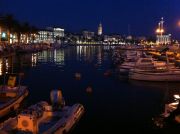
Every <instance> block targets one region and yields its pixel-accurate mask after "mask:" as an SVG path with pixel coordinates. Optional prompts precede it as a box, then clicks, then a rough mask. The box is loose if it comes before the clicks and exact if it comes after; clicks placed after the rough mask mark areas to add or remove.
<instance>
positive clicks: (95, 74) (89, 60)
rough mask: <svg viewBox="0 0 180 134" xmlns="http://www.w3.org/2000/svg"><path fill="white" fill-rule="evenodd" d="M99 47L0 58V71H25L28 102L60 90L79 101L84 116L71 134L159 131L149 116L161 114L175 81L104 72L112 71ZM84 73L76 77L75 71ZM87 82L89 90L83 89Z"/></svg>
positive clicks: (68, 100) (175, 89)
mask: <svg viewBox="0 0 180 134" xmlns="http://www.w3.org/2000/svg"><path fill="white" fill-rule="evenodd" d="M103 50H104V47H103V46H77V47H76V46H69V47H67V48H65V49H59V50H49V51H43V52H39V53H33V54H27V55H19V56H18V55H17V56H12V57H7V58H2V59H0V75H2V74H3V73H5V72H24V73H25V76H24V79H23V82H22V83H23V84H25V85H27V86H28V87H29V91H30V94H29V97H28V99H27V104H26V106H29V105H31V104H34V103H36V102H38V101H42V100H45V101H49V93H50V91H51V90H52V89H58V88H61V89H62V91H63V95H64V98H65V100H66V104H67V105H72V104H74V103H82V104H83V105H84V107H85V114H84V116H83V118H82V119H81V120H80V122H79V124H78V125H77V126H76V127H75V128H74V129H73V131H72V134H87V133H91V134H94V133H110V134H116V133H122V132H123V131H124V130H125V131H126V132H133V133H149V132H150V133H159V132H160V131H158V130H156V129H153V128H152V117H153V116H156V115H158V114H160V113H161V112H162V110H163V108H164V103H165V102H166V101H167V98H169V97H171V96H172V95H173V94H174V93H178V92H179V91H178V89H179V87H180V84H178V83H171V84H170V83H146V82H138V81H128V80H123V79H119V77H118V76H117V75H116V74H115V72H114V73H113V75H112V76H110V77H106V76H104V72H105V71H107V70H110V69H112V70H113V67H112V65H111V63H112V61H111V56H110V54H109V53H107V52H105V51H103ZM76 72H79V73H81V74H82V79H81V80H76V79H75V78H74V74H75V73H76ZM88 86H91V87H92V89H93V91H92V93H91V94H88V93H87V92H86V88H87V87H88Z"/></svg>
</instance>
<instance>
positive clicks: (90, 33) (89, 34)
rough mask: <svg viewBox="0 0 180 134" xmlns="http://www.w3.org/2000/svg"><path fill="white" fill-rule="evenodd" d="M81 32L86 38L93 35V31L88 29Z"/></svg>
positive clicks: (90, 37)
mask: <svg viewBox="0 0 180 134" xmlns="http://www.w3.org/2000/svg"><path fill="white" fill-rule="evenodd" d="M82 34H83V37H84V38H85V39H88V40H90V39H92V38H93V37H94V35H95V34H94V32H90V31H83V32H82Z"/></svg>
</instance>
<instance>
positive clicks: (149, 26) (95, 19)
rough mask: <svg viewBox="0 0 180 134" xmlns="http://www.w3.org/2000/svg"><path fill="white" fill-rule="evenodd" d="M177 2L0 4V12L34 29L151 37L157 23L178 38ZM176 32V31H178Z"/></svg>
mask: <svg viewBox="0 0 180 134" xmlns="http://www.w3.org/2000/svg"><path fill="white" fill-rule="evenodd" d="M179 5H180V0H0V12H3V13H7V12H8V13H13V14H14V15H15V17H16V18H18V19H19V20H21V21H29V22H30V23H31V24H33V25H36V26H38V27H45V26H52V25H58V26H61V27H63V28H65V30H66V31H72V32H78V31H80V30H82V29H84V28H85V29H89V30H92V31H96V30H97V26H98V24H99V22H102V24H103V28H104V32H105V33H119V34H127V33H128V24H129V25H130V27H131V28H130V29H131V33H132V34H134V35H153V34H154V31H155V27H156V26H157V23H158V21H159V19H160V18H161V17H162V16H163V17H164V19H165V21H166V31H168V32H169V33H172V34H174V35H175V36H178V34H179V36H180V30H178V28H177V26H176V23H177V20H178V19H180V8H179ZM179 29H180V28H179Z"/></svg>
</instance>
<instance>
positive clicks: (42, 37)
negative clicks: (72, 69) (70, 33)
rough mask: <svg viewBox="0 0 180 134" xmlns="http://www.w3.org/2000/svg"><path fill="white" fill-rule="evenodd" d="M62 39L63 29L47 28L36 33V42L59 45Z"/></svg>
mask: <svg viewBox="0 0 180 134" xmlns="http://www.w3.org/2000/svg"><path fill="white" fill-rule="evenodd" d="M62 37H64V29H61V28H52V27H48V28H46V29H43V30H40V31H39V32H38V35H37V37H36V42H43V43H60V39H61V38H62Z"/></svg>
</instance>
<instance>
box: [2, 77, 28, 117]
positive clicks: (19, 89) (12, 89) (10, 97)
mask: <svg viewBox="0 0 180 134" xmlns="http://www.w3.org/2000/svg"><path fill="white" fill-rule="evenodd" d="M15 81H16V76H9V80H8V84H4V85H2V86H0V118H1V117H3V116H5V115H7V114H9V113H10V112H12V111H15V110H17V109H18V108H19V107H20V104H21V102H22V101H23V100H24V99H25V98H26V97H27V96H28V94H29V92H28V90H27V87H26V86H21V85H20V84H19V85H16V84H15Z"/></svg>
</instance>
